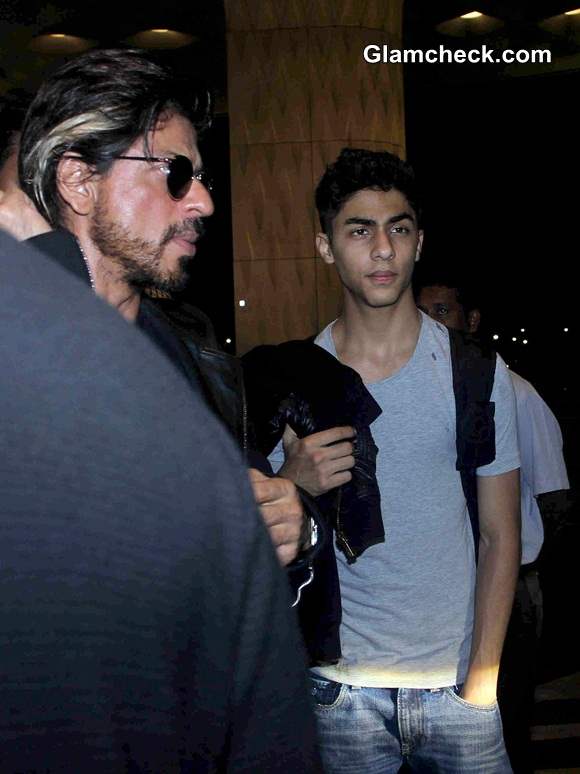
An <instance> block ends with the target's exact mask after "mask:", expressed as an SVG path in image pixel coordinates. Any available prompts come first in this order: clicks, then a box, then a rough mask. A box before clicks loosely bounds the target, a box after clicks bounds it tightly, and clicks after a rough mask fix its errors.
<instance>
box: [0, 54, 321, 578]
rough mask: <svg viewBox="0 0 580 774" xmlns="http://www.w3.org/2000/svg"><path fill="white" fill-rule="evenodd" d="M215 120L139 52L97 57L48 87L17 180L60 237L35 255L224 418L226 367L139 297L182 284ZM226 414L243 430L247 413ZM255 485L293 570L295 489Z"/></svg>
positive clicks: (28, 132) (257, 481)
mask: <svg viewBox="0 0 580 774" xmlns="http://www.w3.org/2000/svg"><path fill="white" fill-rule="evenodd" d="M208 122H209V115H208V112H207V109H206V107H205V105H204V103H203V101H201V100H200V99H199V98H196V97H195V95H193V94H192V93H191V86H190V84H189V83H187V82H185V81H180V80H178V79H177V78H176V77H175V75H174V74H173V73H172V72H171V71H169V70H166V69H165V68H162V67H160V66H159V65H157V64H155V63H154V62H152V61H150V60H149V59H147V58H146V57H145V56H144V55H143V54H142V52H138V51H132V50H115V49H111V50H94V51H90V52H88V53H86V54H83V55H82V56H80V57H78V58H75V59H73V60H71V61H69V62H67V63H66V64H64V65H63V66H62V67H60V68H59V69H58V70H56V71H55V72H53V73H52V74H51V75H50V76H49V77H48V78H47V79H46V80H45V82H44V83H43V84H42V86H41V87H40V89H39V91H38V93H37V95H36V96H35V98H34V100H33V101H32V104H31V106H30V108H29V110H28V113H27V117H26V120H25V122H24V125H23V127H22V132H21V137H20V155H19V173H20V183H21V186H22V188H23V189H24V192H25V193H26V194H27V195H28V196H29V197H30V199H31V200H32V201H33V202H34V204H35V205H36V208H37V209H38V211H39V213H40V215H41V216H42V218H44V219H45V220H46V221H47V222H48V224H49V226H50V228H52V229H55V230H54V231H51V232H50V233H48V234H41V235H40V236H38V237H35V238H34V239H33V240H32V242H33V244H34V246H35V247H36V248H37V249H39V250H40V251H41V252H44V253H46V254H48V255H50V256H51V257H52V258H53V259H54V260H55V261H57V262H58V263H60V264H61V265H62V266H64V267H65V268H66V269H67V270H68V271H70V272H71V273H73V274H75V275H76V276H77V277H79V278H80V279H81V280H82V281H83V282H84V283H86V284H90V286H91V287H92V288H93V290H94V292H95V293H96V294H97V295H98V296H100V297H101V298H102V299H104V300H105V301H106V302H108V303H109V304H110V305H111V306H113V307H114V308H115V309H117V311H118V312H119V313H120V314H121V315H122V316H123V317H124V318H125V319H126V320H127V321H128V322H131V323H135V324H136V325H137V327H139V328H140V329H141V330H142V331H143V332H144V333H145V334H146V335H148V336H149V337H150V338H151V339H152V340H153V341H154V342H155V343H156V344H157V346H158V347H159V348H160V349H161V350H162V351H163V352H164V354H165V355H166V356H167V357H168V358H169V359H170V360H171V361H172V362H173V363H174V365H175V366H176V367H177V369H178V370H179V371H181V373H182V374H183V376H184V377H185V378H186V379H187V381H188V382H189V383H190V385H191V387H192V388H193V389H194V390H195V391H196V392H200V393H201V394H202V395H203V397H204V398H205V399H206V402H207V403H208V404H209V406H210V407H211V408H212V409H213V410H214V412H215V413H218V414H220V412H219V411H218V407H222V406H225V404H226V403H227V402H228V401H229V402H230V403H231V402H232V400H233V399H234V395H235V392H236V390H235V387H236V384H235V375H234V377H232V379H231V382H232V384H230V383H229V382H228V381H227V379H225V378H222V376H223V371H224V369H222V370H221V371H220V372H219V373H217V374H216V373H215V371H211V363H210V364H209V367H207V368H205V367H204V366H205V365H206V364H205V363H204V362H202V358H201V355H200V354H199V352H198V351H197V350H196V351H195V352H194V351H193V349H194V348H193V347H192V348H191V349H188V348H187V347H186V346H185V345H184V344H183V343H182V342H181V341H180V340H179V338H178V336H176V335H175V333H174V331H173V329H172V328H171V326H170V325H169V324H168V322H167V320H166V319H165V318H164V316H163V315H162V314H160V312H159V311H158V310H157V309H156V308H155V306H154V305H153V303H152V302H151V301H150V300H149V299H148V298H146V297H145V295H144V293H143V291H144V289H145V288H151V287H156V288H159V289H161V290H177V289H179V288H181V287H183V286H184V283H185V282H186V281H187V277H188V267H189V265H190V264H191V262H192V261H193V260H194V257H195V252H196V242H197V240H198V239H199V237H200V236H201V234H202V233H203V220H204V218H206V217H209V216H210V215H211V214H212V213H213V202H212V199H211V196H210V193H209V190H208V188H207V187H206V182H207V177H206V175H205V173H204V171H203V164H202V160H201V156H200V153H199V150H198V147H197V135H198V132H199V131H202V130H203V129H204V127H206V126H207V124H208ZM6 209H7V208H5V213H4V217H3V214H2V213H3V208H2V206H1V203H0V223H2V222H3V220H5V221H9V220H10V219H11V218H12V216H13V215H14V213H13V212H10V213H9V214H7V213H6ZM22 214H23V213H22V212H17V213H16V216H21V215H22ZM25 220H26V221H28V214H27V215H26V218H25ZM20 230H21V231H23V232H24V233H26V232H27V230H28V223H27V222H25V223H23V224H21V227H20ZM11 231H12V233H15V234H16V233H18V229H16V228H12V229H11ZM35 233H38V231H36V232H35ZM210 371H211V372H210ZM232 385H233V386H232ZM224 396H225V397H224ZM235 399H236V400H238V397H237V396H236V398H235ZM238 402H239V403H241V400H238ZM230 413H235V414H236V416H235V417H234V418H233V420H232V423H237V425H241V424H242V420H241V419H239V421H238V417H241V416H242V413H243V412H242V409H241V408H240V409H239V411H237V412H232V411H230ZM220 418H223V414H222V415H221V416H220ZM242 429H243V428H242ZM240 434H242V432H241V433H240ZM244 435H245V434H244ZM250 476H251V480H252V484H253V487H254V491H255V494H256V500H257V502H258V504H259V505H260V506H261V512H262V515H263V517H264V519H265V521H266V524H267V525H268V527H269V530H270V535H271V537H272V540H273V542H274V545H275V546H276V549H277V552H278V556H279V558H280V560H281V562H282V563H283V564H289V563H290V562H292V561H293V560H294V558H295V557H296V554H297V552H298V548H299V545H300V544H301V536H302V530H303V527H304V526H305V523H306V522H305V520H304V518H303V508H302V505H301V502H300V499H299V497H298V494H297V492H296V489H295V487H294V485H293V484H292V482H290V481H289V480H287V479H281V478H267V477H266V476H265V475H263V473H261V472H260V471H258V470H256V469H252V470H251V472H250Z"/></svg>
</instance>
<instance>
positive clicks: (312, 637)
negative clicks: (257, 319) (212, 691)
mask: <svg viewBox="0 0 580 774" xmlns="http://www.w3.org/2000/svg"><path fill="white" fill-rule="evenodd" d="M242 363H243V368H244V379H245V383H246V394H247V399H248V410H249V414H250V419H251V423H252V426H253V428H254V430H255V433H256V445H257V447H258V449H259V450H260V451H261V452H262V453H263V454H266V455H267V454H269V453H270V452H271V451H272V450H273V449H274V448H275V446H276V445H277V444H278V442H279V441H280V439H281V437H282V435H283V433H284V428H285V426H286V424H288V425H290V427H292V429H293V430H294V432H295V433H296V434H297V435H298V437H304V436H306V435H310V434H312V433H316V432H320V431H322V430H328V429H330V428H333V427H336V426H338V425H352V426H353V427H354V428H355V429H356V438H355V440H354V456H355V467H354V469H353V471H352V474H353V477H352V480H351V481H350V482H349V483H348V484H345V485H344V486H342V487H339V488H337V489H335V490H332V491H330V492H327V493H326V494H324V495H322V496H320V497H318V498H316V502H317V504H318V506H319V507H320V509H321V511H322V513H323V514H324V517H325V521H326V525H327V528H328V529H329V530H332V531H333V532H334V534H335V536H336V541H337V546H338V548H339V549H340V550H341V551H342V552H343V553H344V555H345V556H346V558H347V561H348V562H354V561H356V560H357V559H358V557H360V556H361V554H363V552H364V551H365V550H366V549H367V548H368V547H369V546H372V545H375V544H376V543H380V542H383V541H384V539H385V533H384V528H383V521H382V516H381V509H380V493H379V488H378V484H377V480H376V464H375V463H376V455H377V447H376V445H375V443H374V441H373V438H372V435H371V431H370V424H371V423H372V422H373V421H374V420H375V419H376V418H377V417H378V416H379V414H380V413H381V409H380V408H379V405H378V404H377V402H376V401H375V400H374V398H373V397H372V396H371V394H370V393H369V392H368V390H367V389H366V387H365V386H364V384H363V382H362V379H361V378H360V375H359V374H358V373H357V372H356V371H354V370H353V369H352V368H349V367H348V366H345V365H343V364H342V363H340V362H339V361H338V360H337V359H336V358H335V357H333V356H332V355H331V354H330V353H328V352H326V350H324V349H322V348H321V347H319V346H318V345H316V344H315V343H314V339H313V338H310V339H306V340H304V341H289V342H286V343H285V344H279V345H278V346H261V347H257V348H256V349H254V350H252V351H251V352H249V353H248V354H247V355H245V356H244V357H243V358H242ZM299 617H300V622H301V626H302V631H303V634H304V637H305V640H306V645H307V648H308V651H309V654H310V657H311V660H312V662H313V663H317V664H321V663H332V662H336V661H337V660H338V659H339V658H340V641H339V626H340V620H341V602H340V588H339V584H338V573H337V567H336V559H335V555H334V547H333V545H332V544H331V543H330V541H329V543H328V544H327V545H326V546H325V547H324V548H323V549H322V551H321V553H320V554H319V556H318V557H317V560H316V562H315V574H314V580H313V582H312V584H311V585H310V586H309V587H308V588H307V589H305V590H304V592H303V595H302V601H301V603H300V607H299Z"/></svg>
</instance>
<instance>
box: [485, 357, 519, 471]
mask: <svg viewBox="0 0 580 774" xmlns="http://www.w3.org/2000/svg"><path fill="white" fill-rule="evenodd" d="M491 401H492V403H494V404H495V459H494V461H493V462H490V464H489V465H483V466H482V467H480V468H478V469H477V475H478V476H497V475H500V474H501V473H508V472H509V471H510V470H516V469H517V468H519V467H520V454H519V448H518V432H517V420H516V399H515V395H514V388H513V385H512V380H511V378H510V374H509V371H508V369H507V366H506V364H505V363H504V361H503V360H502V359H501V357H500V356H499V355H498V356H497V360H496V366H495V376H494V380H493V390H492V392H491Z"/></svg>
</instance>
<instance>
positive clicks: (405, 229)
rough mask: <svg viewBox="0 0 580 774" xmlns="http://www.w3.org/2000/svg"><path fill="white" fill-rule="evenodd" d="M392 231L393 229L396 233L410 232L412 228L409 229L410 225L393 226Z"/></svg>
mask: <svg viewBox="0 0 580 774" xmlns="http://www.w3.org/2000/svg"><path fill="white" fill-rule="evenodd" d="M391 231H392V232H393V233H394V234H408V233H409V231H410V229H409V227H408V226H393V228H392V229H391Z"/></svg>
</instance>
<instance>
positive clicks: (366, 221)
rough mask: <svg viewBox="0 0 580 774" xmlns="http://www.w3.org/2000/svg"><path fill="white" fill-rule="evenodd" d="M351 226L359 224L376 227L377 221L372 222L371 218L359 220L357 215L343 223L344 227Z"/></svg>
mask: <svg viewBox="0 0 580 774" xmlns="http://www.w3.org/2000/svg"><path fill="white" fill-rule="evenodd" d="M353 224H359V225H361V226H376V225H377V221H376V220H373V219H372V218H359V217H358V216H357V215H355V216H354V217H352V218H347V219H346V220H345V221H344V225H345V226H351V225H353Z"/></svg>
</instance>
